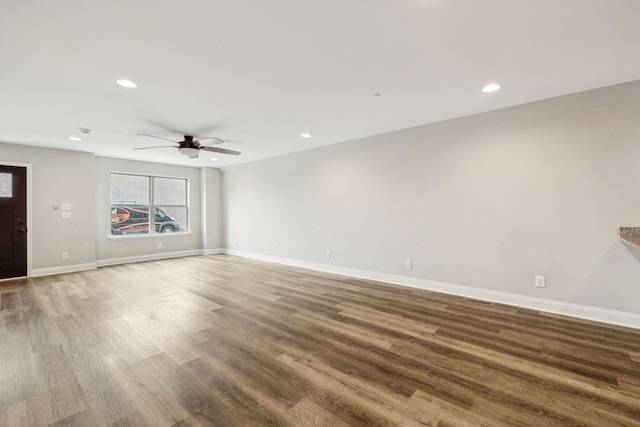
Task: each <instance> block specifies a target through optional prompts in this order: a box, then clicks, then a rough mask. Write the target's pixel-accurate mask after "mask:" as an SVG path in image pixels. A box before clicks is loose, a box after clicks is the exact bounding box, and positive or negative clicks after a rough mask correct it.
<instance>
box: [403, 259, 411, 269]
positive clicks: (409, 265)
mask: <svg viewBox="0 0 640 427" xmlns="http://www.w3.org/2000/svg"><path fill="white" fill-rule="evenodd" d="M404 268H406V269H407V270H411V269H412V268H413V261H411V260H410V259H406V260H405V261H404Z"/></svg>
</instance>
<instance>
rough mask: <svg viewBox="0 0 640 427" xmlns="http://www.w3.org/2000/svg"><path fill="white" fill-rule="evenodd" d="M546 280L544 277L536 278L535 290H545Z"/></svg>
mask: <svg viewBox="0 0 640 427" xmlns="http://www.w3.org/2000/svg"><path fill="white" fill-rule="evenodd" d="M546 287H547V279H546V277H544V276H536V288H546Z"/></svg>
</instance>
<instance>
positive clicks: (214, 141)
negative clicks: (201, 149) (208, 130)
mask: <svg viewBox="0 0 640 427" xmlns="http://www.w3.org/2000/svg"><path fill="white" fill-rule="evenodd" d="M203 141H211V142H207V144H206V145H216V144H222V143H223V142H224V141H223V140H222V139H220V138H218V137H217V136H209V137H207V138H199V139H198V142H199V143H200V144H202V142H203Z"/></svg>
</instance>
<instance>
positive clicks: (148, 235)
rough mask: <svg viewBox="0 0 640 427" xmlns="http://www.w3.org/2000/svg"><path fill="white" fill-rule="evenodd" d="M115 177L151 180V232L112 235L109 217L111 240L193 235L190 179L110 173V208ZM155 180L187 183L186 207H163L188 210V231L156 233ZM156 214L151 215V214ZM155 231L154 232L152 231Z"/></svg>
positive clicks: (131, 173)
mask: <svg viewBox="0 0 640 427" xmlns="http://www.w3.org/2000/svg"><path fill="white" fill-rule="evenodd" d="M113 175H130V176H143V177H147V178H149V232H148V233H139V234H137V233H132V234H121V235H118V234H112V233H111V216H110V215H109V222H110V224H109V239H110V240H120V239H123V240H127V239H153V238H158V237H172V236H184V235H189V234H191V182H190V179H189V178H187V177H185V176H169V175H152V174H147V173H134V172H120V171H111V172H110V173H109V208H111V206H113V200H111V185H112V179H111V178H112V176H113ZM155 178H168V179H181V180H184V181H185V182H186V192H187V194H186V205H162V206H171V207H174V206H175V207H181V208H182V207H185V208H186V209H187V215H186V218H187V229H186V230H185V231H176V232H174V233H157V232H156V231H155V219H156V216H155V209H156V207H157V205H155V204H154V194H153V181H154V179H155ZM152 212H153V213H154V214H153V215H151V213H152ZM152 230H153V231H152Z"/></svg>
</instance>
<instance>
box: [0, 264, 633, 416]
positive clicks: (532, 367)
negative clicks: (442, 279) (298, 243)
mask: <svg viewBox="0 0 640 427" xmlns="http://www.w3.org/2000/svg"><path fill="white" fill-rule="evenodd" d="M0 297H1V299H0V303H1V304H0V308H1V309H0V374H1V377H0V424H1V425H3V426H11V427H13V426H47V425H51V426H83V427H86V426H121V427H124V426H153V427H155V426H225V427H227V426H262V425H269V426H295V427H299V426H439V427H445V426H447V427H448V426H492V427H493V426H573V425H576V426H583V425H586V426H598V427H602V426H618V425H624V426H640V331H639V330H633V329H626V328H622V327H615V326H611V325H604V324H599V323H596V322H589V321H581V320H576V319H572V318H564V317H561V316H556V315H551V314H544V313H540V312H536V311H532V310H525V309H519V308H514V307H510V306H504V305H487V304H483V303H479V302H474V301H466V300H464V299H462V298H460V297H455V296H449V295H443V294H437V293H433V292H427V291H422V290H417V289H411V288H404V287H398V286H391V285H385V284H381V283H376V282H371V281H366V280H357V279H351V278H346V277H341V276H334V275H329V274H324V273H318V272H314V271H309V270H303V269H297V268H290V267H284V266H276V265H271V264H266V263H261V262H257V261H251V260H246V259H241V258H235V257H230V256H224V255H219V256H208V257H205V256H201V257H190V258H182V259H172V260H165V261H156V262H146V263H138V264H128V265H121V266H113V267H105V268H100V269H98V270H96V271H88V272H82V273H75V274H64V275H57V276H49V277H42V278H35V279H25V280H16V281H12V282H5V283H2V284H0Z"/></svg>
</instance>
